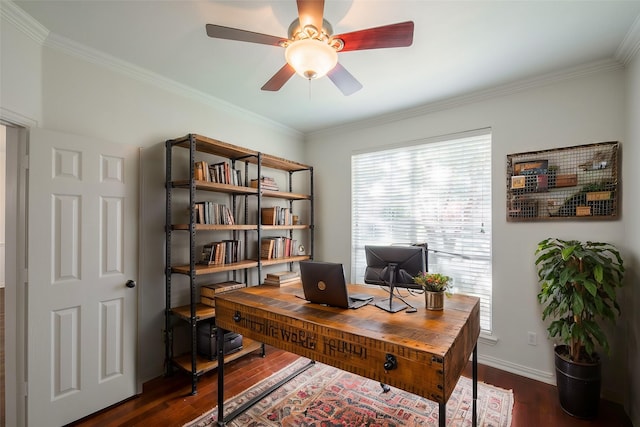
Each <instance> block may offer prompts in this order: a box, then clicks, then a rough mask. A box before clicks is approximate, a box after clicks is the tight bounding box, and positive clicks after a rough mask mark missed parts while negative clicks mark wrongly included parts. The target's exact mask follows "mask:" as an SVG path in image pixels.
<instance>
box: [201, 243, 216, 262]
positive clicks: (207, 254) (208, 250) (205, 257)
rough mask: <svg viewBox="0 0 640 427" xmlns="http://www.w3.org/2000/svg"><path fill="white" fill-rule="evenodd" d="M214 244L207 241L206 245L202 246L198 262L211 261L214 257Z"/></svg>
mask: <svg viewBox="0 0 640 427" xmlns="http://www.w3.org/2000/svg"><path fill="white" fill-rule="evenodd" d="M214 246H215V245H214V244H213V243H207V244H206V245H204V246H203V247H202V253H201V256H200V261H199V263H200V264H207V265H208V264H210V263H211V261H212V260H213V259H214V251H215V249H214Z"/></svg>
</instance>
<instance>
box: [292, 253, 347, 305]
mask: <svg viewBox="0 0 640 427" xmlns="http://www.w3.org/2000/svg"><path fill="white" fill-rule="evenodd" d="M300 277H301V279H302V289H303V291H304V297H305V299H306V300H307V301H309V302H313V303H316V304H326V305H330V306H333V307H341V308H348V307H349V298H348V294H347V284H346V282H345V279H344V270H343V268H342V264H340V263H334V262H321V261H301V262H300Z"/></svg>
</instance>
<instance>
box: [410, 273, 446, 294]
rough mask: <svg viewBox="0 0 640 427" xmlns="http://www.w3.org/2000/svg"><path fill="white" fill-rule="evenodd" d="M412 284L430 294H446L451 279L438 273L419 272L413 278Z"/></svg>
mask: <svg viewBox="0 0 640 427" xmlns="http://www.w3.org/2000/svg"><path fill="white" fill-rule="evenodd" d="M413 282H414V283H417V284H418V285H420V286H422V289H424V290H426V291H431V292H446V291H448V290H449V288H450V287H451V277H449V276H445V275H444V274H440V273H427V272H424V273H423V272H420V273H419V274H418V275H417V276H414V277H413Z"/></svg>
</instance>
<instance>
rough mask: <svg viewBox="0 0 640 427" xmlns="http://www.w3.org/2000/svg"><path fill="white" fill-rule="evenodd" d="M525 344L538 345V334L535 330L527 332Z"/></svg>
mask: <svg viewBox="0 0 640 427" xmlns="http://www.w3.org/2000/svg"><path fill="white" fill-rule="evenodd" d="M527 344H529V345H538V334H536V333H535V332H527Z"/></svg>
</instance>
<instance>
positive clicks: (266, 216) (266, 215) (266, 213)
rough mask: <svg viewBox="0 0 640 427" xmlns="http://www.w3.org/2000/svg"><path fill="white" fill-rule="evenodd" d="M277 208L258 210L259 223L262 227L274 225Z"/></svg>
mask: <svg viewBox="0 0 640 427" xmlns="http://www.w3.org/2000/svg"><path fill="white" fill-rule="evenodd" d="M277 210H278V207H277V206H273V207H269V208H262V209H260V223H261V224H262V225H276V224H277V222H276V218H277Z"/></svg>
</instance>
